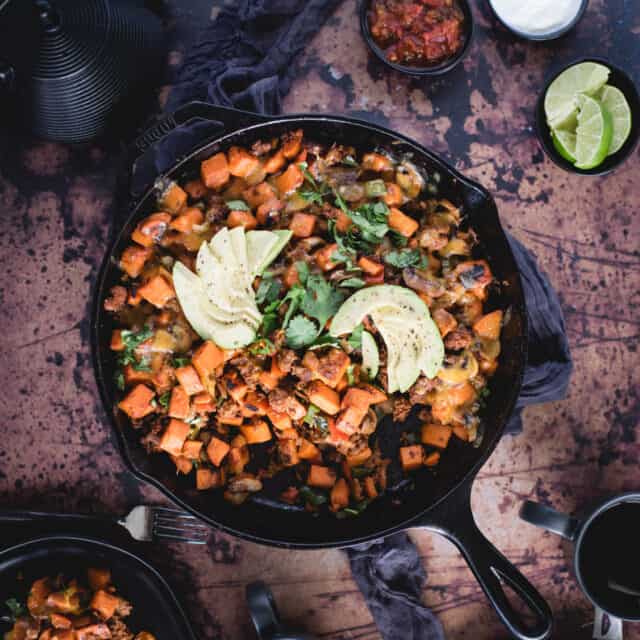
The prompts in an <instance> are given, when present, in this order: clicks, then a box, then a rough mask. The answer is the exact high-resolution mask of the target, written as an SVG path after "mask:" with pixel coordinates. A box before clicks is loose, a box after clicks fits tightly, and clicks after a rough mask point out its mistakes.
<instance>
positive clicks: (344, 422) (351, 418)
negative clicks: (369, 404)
mask: <svg viewBox="0 0 640 640" xmlns="http://www.w3.org/2000/svg"><path fill="white" fill-rule="evenodd" d="M367 410H368V408H364V409H363V408H361V407H348V408H347V409H343V410H342V411H341V412H340V413H339V414H338V418H337V419H336V428H337V429H339V430H340V431H342V433H346V434H348V435H351V434H352V433H355V432H356V431H357V430H358V428H359V427H360V425H361V424H362V421H363V420H364V417H365V416H366V415H367Z"/></svg>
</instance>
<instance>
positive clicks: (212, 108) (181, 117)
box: [133, 100, 273, 157]
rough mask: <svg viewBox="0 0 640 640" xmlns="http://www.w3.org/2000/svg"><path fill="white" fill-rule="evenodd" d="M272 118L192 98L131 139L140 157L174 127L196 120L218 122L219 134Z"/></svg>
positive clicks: (271, 117)
mask: <svg viewBox="0 0 640 640" xmlns="http://www.w3.org/2000/svg"><path fill="white" fill-rule="evenodd" d="M269 119H273V116H262V115H260V114H257V113H250V112H249V111H241V110H240V109H232V108H230V107H221V106H219V105H216V104H211V103H209V102H201V101H198V100H194V101H193V102H187V104H185V105H183V106H182V107H179V108H178V109H176V110H175V111H174V112H173V113H170V114H169V115H168V116H165V117H164V118H162V119H161V120H159V121H158V122H156V124H154V125H153V126H152V127H150V128H149V129H147V130H146V131H145V132H144V133H142V134H141V135H140V136H138V137H137V138H136V139H135V140H134V141H133V149H134V150H135V152H136V153H137V156H136V157H140V155H142V154H143V153H145V152H146V151H147V150H149V149H150V148H151V147H152V146H153V145H155V144H156V143H157V142H159V141H160V140H162V139H163V138H165V137H166V136H168V135H169V134H170V133H171V132H172V131H173V130H174V129H177V128H178V127H180V126H183V125H187V124H191V123H193V122H195V121H197V120H205V121H208V122H213V123H219V124H220V135H222V134H223V133H225V132H227V131H229V130H233V129H242V128H244V127H249V126H251V125H252V124H258V123H261V122H265V121H267V120H269Z"/></svg>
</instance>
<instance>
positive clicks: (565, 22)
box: [491, 0, 582, 36]
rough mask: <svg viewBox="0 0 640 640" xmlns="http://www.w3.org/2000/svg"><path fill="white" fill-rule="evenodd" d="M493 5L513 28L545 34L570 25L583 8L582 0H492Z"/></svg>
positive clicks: (540, 34)
mask: <svg viewBox="0 0 640 640" xmlns="http://www.w3.org/2000/svg"><path fill="white" fill-rule="evenodd" d="M491 6H492V7H493V10H494V11H495V12H496V14H497V15H498V17H499V18H500V20H502V22H504V24H506V25H507V26H508V27H510V28H511V29H515V30H516V31H520V32H522V33H524V34H527V35H531V36H544V35H547V34H553V33H554V32H557V31H560V30H562V29H564V27H567V26H569V25H570V24H571V23H572V22H573V21H574V20H575V18H576V16H577V15H578V13H579V11H580V9H581V8H582V0H528V1H527V2H514V0H491Z"/></svg>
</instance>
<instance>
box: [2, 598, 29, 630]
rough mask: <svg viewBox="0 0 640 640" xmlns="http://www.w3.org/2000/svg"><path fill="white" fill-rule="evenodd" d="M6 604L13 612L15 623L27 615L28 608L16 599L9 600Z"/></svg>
mask: <svg viewBox="0 0 640 640" xmlns="http://www.w3.org/2000/svg"><path fill="white" fill-rule="evenodd" d="M5 604H6V605H7V607H8V608H9V610H10V611H11V618H12V619H13V622H15V621H16V620H17V619H18V618H20V617H21V616H25V615H27V608H26V607H25V606H24V605H23V604H22V602H18V600H16V599H15V598H9V599H8V600H6V601H5ZM9 635H10V634H9Z"/></svg>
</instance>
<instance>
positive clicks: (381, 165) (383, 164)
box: [362, 153, 393, 172]
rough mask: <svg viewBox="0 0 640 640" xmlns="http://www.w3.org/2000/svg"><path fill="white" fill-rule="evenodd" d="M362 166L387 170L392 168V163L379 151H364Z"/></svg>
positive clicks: (374, 169) (373, 169)
mask: <svg viewBox="0 0 640 640" xmlns="http://www.w3.org/2000/svg"><path fill="white" fill-rule="evenodd" d="M362 168H363V169H370V170H371V171H378V172H382V171H389V170H390V169H392V168H393V163H392V162H391V160H390V159H389V158H387V157H386V156H383V155H382V154H380V153H365V154H364V156H362Z"/></svg>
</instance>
